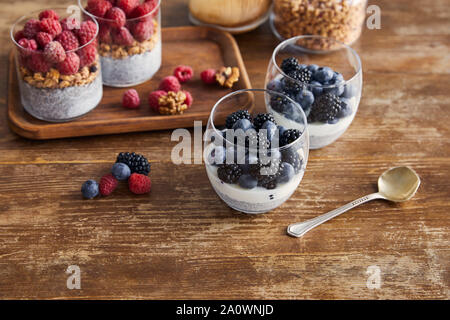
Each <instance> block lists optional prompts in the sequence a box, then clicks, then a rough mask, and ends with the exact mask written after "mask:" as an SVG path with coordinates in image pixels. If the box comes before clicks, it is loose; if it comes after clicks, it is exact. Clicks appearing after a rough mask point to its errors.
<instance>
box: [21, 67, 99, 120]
mask: <svg viewBox="0 0 450 320" xmlns="http://www.w3.org/2000/svg"><path fill="white" fill-rule="evenodd" d="M19 87H20V98H21V101H22V105H23V107H24V108H25V110H26V111H27V112H28V113H29V114H31V115H32V116H33V117H35V118H38V119H41V120H45V121H51V122H64V121H69V120H72V119H75V118H78V117H80V116H82V115H84V114H86V113H88V112H89V111H91V110H92V109H94V108H95V107H96V106H97V105H98V104H99V102H100V100H101V99H102V96H103V87H102V76H101V73H100V72H99V74H98V75H97V77H96V78H95V79H94V81H92V82H91V83H88V84H86V85H83V86H73V87H67V88H63V89H58V88H56V89H50V88H36V87H34V86H32V85H30V84H28V83H26V82H25V81H23V80H22V79H19Z"/></svg>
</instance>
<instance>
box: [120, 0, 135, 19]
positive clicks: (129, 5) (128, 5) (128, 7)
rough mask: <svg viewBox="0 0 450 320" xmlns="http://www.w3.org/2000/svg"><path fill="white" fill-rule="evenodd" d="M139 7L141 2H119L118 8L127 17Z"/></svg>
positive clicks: (129, 0)
mask: <svg viewBox="0 0 450 320" xmlns="http://www.w3.org/2000/svg"><path fill="white" fill-rule="evenodd" d="M138 5H139V0H117V1H116V6H118V7H119V8H120V9H122V10H123V11H124V12H125V14H126V15H127V16H129V15H130V14H131V12H132V11H133V9H134V8H136V7H137V6H138Z"/></svg>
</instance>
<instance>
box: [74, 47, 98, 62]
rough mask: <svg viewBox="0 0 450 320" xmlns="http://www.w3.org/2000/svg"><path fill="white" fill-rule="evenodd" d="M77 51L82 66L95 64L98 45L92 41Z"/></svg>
mask: <svg viewBox="0 0 450 320" xmlns="http://www.w3.org/2000/svg"><path fill="white" fill-rule="evenodd" d="M77 53H78V56H79V57H80V68H82V67H84V66H89V65H91V64H93V63H94V62H95V59H96V58H97V47H96V45H95V43H90V44H88V45H87V46H85V47H83V48H81V49H80V50H78V51H77Z"/></svg>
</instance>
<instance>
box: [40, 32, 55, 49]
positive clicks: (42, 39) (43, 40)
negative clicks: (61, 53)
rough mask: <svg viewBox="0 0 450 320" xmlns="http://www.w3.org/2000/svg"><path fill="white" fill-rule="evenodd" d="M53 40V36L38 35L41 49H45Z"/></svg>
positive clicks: (43, 33) (44, 33)
mask: <svg viewBox="0 0 450 320" xmlns="http://www.w3.org/2000/svg"><path fill="white" fill-rule="evenodd" d="M52 40H53V37H52V35H51V34H49V33H47V32H42V31H41V32H38V33H37V35H36V41H37V43H38V44H39V46H40V47H41V48H45V46H46V45H47V44H48V43H50V42H51V41H52Z"/></svg>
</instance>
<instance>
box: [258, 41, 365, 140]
mask: <svg viewBox="0 0 450 320" xmlns="http://www.w3.org/2000/svg"><path fill="white" fill-rule="evenodd" d="M324 46H325V47H329V46H332V47H333V48H335V49H334V50H333V51H329V50H325V51H322V50H321V49H320V48H322V47H324ZM283 61H284V63H283ZM265 86H266V88H267V89H269V90H274V91H277V92H282V93H284V94H286V95H288V96H289V97H290V98H292V99H293V100H295V101H296V102H298V103H299V104H300V105H301V107H302V109H303V111H304V112H305V114H306V115H307V117H308V132H309V137H310V148H311V149H319V148H322V147H325V146H327V145H329V144H331V143H332V142H334V141H335V140H337V139H338V138H339V137H340V136H341V135H342V134H343V133H344V132H345V131H346V130H347V128H348V127H349V126H350V124H351V122H352V121H353V119H354V117H355V115H356V112H357V110H358V106H359V102H360V100H361V91H362V67H361V60H360V58H359V56H358V54H357V53H356V51H355V50H353V49H352V48H350V47H349V46H347V45H345V44H343V43H340V42H338V41H336V40H334V39H330V38H326V37H320V36H298V37H294V38H291V39H288V40H285V41H283V42H282V43H280V44H279V45H278V46H277V47H276V48H275V50H274V52H273V55H272V58H271V60H270V62H269V67H268V70H267V74H266V81H265ZM271 111H272V112H274V113H278V114H283V115H285V116H286V117H288V118H289V119H290V120H291V121H292V124H291V126H295V122H296V118H297V117H298V116H297V115H296V114H292V112H291V109H290V108H285V107H283V105H281V104H280V105H277V106H275V108H272V109H271ZM300 120H301V119H300Z"/></svg>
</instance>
